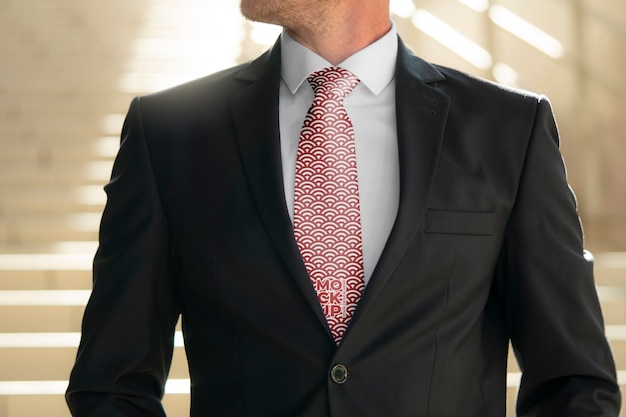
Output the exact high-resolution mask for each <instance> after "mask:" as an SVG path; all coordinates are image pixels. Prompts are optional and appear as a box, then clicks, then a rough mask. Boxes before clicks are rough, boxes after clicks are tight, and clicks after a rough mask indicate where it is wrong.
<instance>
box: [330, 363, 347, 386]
mask: <svg viewBox="0 0 626 417" xmlns="http://www.w3.org/2000/svg"><path fill="white" fill-rule="evenodd" d="M330 379H332V380H333V382H334V383H335V384H340V385H341V384H345V383H346V381H347V380H348V369H347V368H346V367H345V366H343V365H341V364H337V365H335V366H333V367H332V369H331V370H330Z"/></svg>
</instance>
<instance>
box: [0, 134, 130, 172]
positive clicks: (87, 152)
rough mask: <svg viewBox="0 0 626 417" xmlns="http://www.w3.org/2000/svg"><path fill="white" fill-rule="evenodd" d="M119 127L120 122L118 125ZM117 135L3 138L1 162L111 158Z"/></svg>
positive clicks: (116, 147) (117, 145) (115, 152)
mask: <svg viewBox="0 0 626 417" xmlns="http://www.w3.org/2000/svg"><path fill="white" fill-rule="evenodd" d="M118 129H121V125H120V126H119V127H118ZM119 141H120V140H119V137H118V136H102V137H98V138H94V139H86V138H75V139H68V138H65V139H64V138H57V139H56V140H45V141H44V140H30V141H23V140H22V141H18V140H5V141H3V143H2V153H0V162H2V164H3V165H4V164H6V163H9V162H11V161H33V162H39V163H49V162H51V161H88V160H101V159H112V158H114V157H115V155H116V154H117V150H118V149H119Z"/></svg>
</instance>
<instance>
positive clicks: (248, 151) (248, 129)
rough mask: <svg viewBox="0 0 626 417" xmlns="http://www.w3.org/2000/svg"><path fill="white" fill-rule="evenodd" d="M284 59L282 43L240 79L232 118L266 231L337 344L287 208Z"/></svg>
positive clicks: (244, 167)
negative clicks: (281, 116)
mask: <svg viewBox="0 0 626 417" xmlns="http://www.w3.org/2000/svg"><path fill="white" fill-rule="evenodd" d="M280 53H281V52H280V38H279V40H278V41H277V42H276V44H275V45H274V47H273V48H272V49H271V50H270V51H268V53H266V54H265V55H263V56H262V57H260V58H258V59H257V60H255V61H253V62H252V63H250V64H249V65H248V67H246V68H245V69H243V70H242V72H241V73H240V74H239V75H238V76H237V78H238V79H240V80H242V81H245V82H249V83H250V85H249V86H248V87H247V88H246V89H244V90H243V91H242V92H241V93H240V94H238V95H237V96H235V97H234V98H233V99H232V101H231V103H230V104H231V106H230V108H231V114H232V118H233V124H234V127H235V133H236V138H237V146H238V149H239V154H240V157H241V163H242V165H243V169H244V172H245V175H246V178H247V180H248V183H249V184H250V190H251V192H252V196H253V199H254V202H255V204H256V207H257V211H258V213H259V216H260V217H261V221H262V222H263V224H264V226H265V230H266V231H267V233H268V235H269V236H270V238H271V240H272V241H273V243H274V245H275V247H276V249H277V251H278V253H279V254H280V256H281V258H282V260H283V262H284V264H285V266H286V268H287V270H288V271H289V272H290V273H291V275H292V276H293V277H294V278H295V280H296V282H297V284H298V287H299V288H300V291H301V292H302V294H303V295H304V297H305V299H306V300H307V302H308V303H309V304H310V305H311V308H313V310H314V311H315V313H316V315H317V317H318V319H319V320H320V322H321V323H322V324H323V326H324V328H325V329H326V331H327V332H328V336H329V340H331V341H332V335H331V333H330V330H329V329H328V325H327V323H326V318H325V316H324V312H323V310H322V307H321V306H320V303H319V301H318V299H317V294H316V293H315V289H314V288H313V285H312V284H311V280H310V278H309V276H308V273H307V271H306V267H305V266H304V263H303V261H302V257H301V256H300V251H299V250H298V246H297V244H296V242H295V239H294V236H293V226H292V224H291V220H290V218H289V213H288V211H287V205H286V202H285V193H284V185H283V174H282V165H281V150H280V129H279V121H278V99H279V91H280V61H281V59H280Z"/></svg>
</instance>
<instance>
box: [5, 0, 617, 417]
mask: <svg viewBox="0 0 626 417" xmlns="http://www.w3.org/2000/svg"><path fill="white" fill-rule="evenodd" d="M392 11H393V14H392V17H393V19H394V20H395V22H396V24H397V27H398V31H399V32H400V34H401V35H402V37H403V39H404V40H405V42H406V43H407V44H408V45H409V46H410V47H411V48H412V49H413V50H414V52H415V53H416V54H418V55H420V56H422V57H423V58H425V59H427V60H429V61H432V62H436V63H440V64H444V65H448V66H452V67H456V68H459V69H461V70H464V71H467V72H470V73H472V74H475V75H477V76H481V77H485V78H489V79H492V80H495V81H498V82H502V83H505V84H509V85H512V86H516V87H520V88H524V89H529V90H533V91H536V92H540V93H543V94H546V95H547V96H549V97H550V99H551V101H552V103H553V106H554V109H555V112H556V116H557V120H558V123H559V128H560V131H561V135H562V149H563V153H564V155H565V159H566V162H567V165H568V168H569V178H570V182H571V184H572V186H573V188H574V190H575V191H576V193H577V195H578V197H579V203H580V214H581V216H582V219H583V222H584V224H585V231H586V235H587V246H588V248H589V249H591V250H592V251H593V252H594V253H595V254H596V260H597V261H596V274H597V277H598V285H599V292H600V296H601V299H602V302H603V307H604V310H605V316H606V321H607V325H608V326H607V332H608V333H609V336H610V338H611V343H612V345H613V348H614V351H615V352H616V356H618V364H619V366H620V369H626V350H625V352H624V354H622V353H621V352H622V349H625V348H624V347H622V344H626V342H625V341H626V336H625V333H626V331H625V328H624V326H623V325H624V324H626V307H625V305H626V303H624V300H625V299H626V295H625V294H626V290H624V288H625V287H626V285H624V283H623V281H624V278H626V277H625V275H624V272H625V271H626V256H625V255H624V254H625V253H626V168H625V163H624V159H626V158H625V157H626V137H625V134H624V132H625V131H626V3H624V2H623V0H524V1H519V0H492V1H489V0H414V1H413V0H396V1H392ZM278 33H279V30H278V29H277V28H275V27H271V26H266V25H258V24H251V23H247V22H245V21H244V20H242V18H241V16H240V14H239V12H238V2H237V1H236V0H220V1H211V0H133V1H132V2H131V1H126V0H109V1H107V2H100V1H99V2H96V1H93V0H83V1H80V2H79V1H77V0H0V417H18V416H19V417H27V416H37V417H42V416H48V417H52V416H67V415H68V412H67V411H66V410H65V406H64V403H63V398H62V396H61V395H60V394H61V393H62V392H63V390H64V387H65V385H66V378H67V375H68V373H69V368H70V367H71V363H72V360H73V355H74V354H75V350H76V349H75V348H76V345H77V343H78V337H79V333H78V332H79V331H80V318H81V316H82V309H83V306H84V303H85V302H86V299H87V297H88V295H89V289H90V285H91V276H90V273H89V269H90V262H91V258H92V256H93V252H94V251H95V248H96V243H95V242H96V239H97V229H98V222H99V217H100V213H101V210H102V207H103V204H104V201H105V200H104V199H105V196H104V193H103V191H102V186H103V185H104V184H105V183H106V182H107V180H108V177H109V173H110V169H111V164H112V161H113V158H114V156H115V153H116V150H117V147H118V142H119V131H120V129H121V123H122V121H123V116H124V114H125V113H126V110H127V108H128V104H129V102H130V100H131V98H132V97H133V96H135V95H137V94H144V93H148V92H152V91H156V90H159V89H162V88H166V87H169V86H173V85H175V84H178V83H180V82H184V81H186V80H190V79H193V78H196V77H199V76H202V75H204V74H208V73H210V72H213V71H216V70H218V69H221V68H225V67H227V66H230V65H234V64H236V63H239V62H243V61H246V60H248V59H251V58H253V57H255V56H256V55H258V54H259V53H261V52H262V51H264V50H265V49H266V48H267V46H268V45H270V44H272V43H273V41H274V40H275V37H276V36H277V34H278ZM503 122H506V121H503ZM176 343H177V346H178V347H177V354H176V356H175V360H174V366H173V370H172V379H171V381H170V384H169V385H168V394H167V396H166V400H165V404H166V407H167V408H168V410H171V415H185V412H184V411H181V410H184V409H185V408H186V407H187V404H188V402H187V401H188V399H187V395H186V393H187V391H188V381H186V369H185V364H184V354H183V353H182V349H181V342H180V341H179V339H177V341H176ZM622 356H623V358H624V359H622ZM517 376H518V375H517V374H516V369H515V368H514V366H512V369H511V378H510V380H511V382H510V388H511V389H510V394H509V395H510V398H511V399H513V398H514V394H515V387H516V382H515V381H516V379H515V378H516V377H517ZM511 401H512V400H511Z"/></svg>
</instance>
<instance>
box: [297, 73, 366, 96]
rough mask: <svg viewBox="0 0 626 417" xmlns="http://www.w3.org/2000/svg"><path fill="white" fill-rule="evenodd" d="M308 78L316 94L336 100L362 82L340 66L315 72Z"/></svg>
mask: <svg viewBox="0 0 626 417" xmlns="http://www.w3.org/2000/svg"><path fill="white" fill-rule="evenodd" d="M307 79H308V80H309V84H311V87H313V91H314V92H315V95H316V96H318V95H324V96H326V98H329V99H335V100H339V99H343V98H345V96H347V95H348V94H350V93H351V92H352V90H354V87H356V86H357V85H358V84H359V82H361V80H359V79H358V78H357V77H356V76H355V75H354V74H353V73H351V72H350V71H348V70H346V69H343V68H339V67H328V68H324V69H322V70H319V71H316V72H313V73H311V75H309V77H308V78H307Z"/></svg>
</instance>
